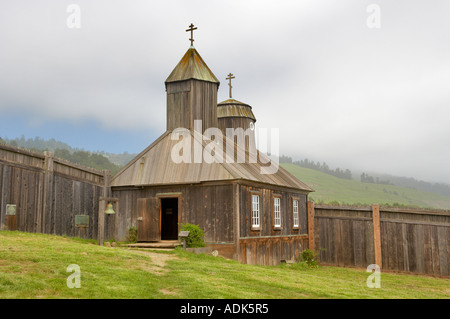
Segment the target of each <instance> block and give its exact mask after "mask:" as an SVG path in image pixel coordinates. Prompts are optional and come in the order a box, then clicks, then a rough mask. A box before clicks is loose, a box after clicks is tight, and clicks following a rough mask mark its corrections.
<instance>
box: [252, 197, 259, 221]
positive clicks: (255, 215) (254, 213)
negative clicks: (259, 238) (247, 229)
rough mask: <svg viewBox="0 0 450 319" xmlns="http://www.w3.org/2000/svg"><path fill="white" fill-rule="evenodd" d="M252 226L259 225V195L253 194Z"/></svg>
mask: <svg viewBox="0 0 450 319" xmlns="http://www.w3.org/2000/svg"><path fill="white" fill-rule="evenodd" d="M252 227H259V195H252Z"/></svg>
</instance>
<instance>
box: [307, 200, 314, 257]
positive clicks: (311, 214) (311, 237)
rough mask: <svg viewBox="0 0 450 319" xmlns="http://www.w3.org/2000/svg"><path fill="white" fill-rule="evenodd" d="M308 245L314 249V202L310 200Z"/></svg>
mask: <svg viewBox="0 0 450 319" xmlns="http://www.w3.org/2000/svg"><path fill="white" fill-rule="evenodd" d="M308 246H309V249H310V250H312V251H314V249H315V245H314V202H312V201H308Z"/></svg>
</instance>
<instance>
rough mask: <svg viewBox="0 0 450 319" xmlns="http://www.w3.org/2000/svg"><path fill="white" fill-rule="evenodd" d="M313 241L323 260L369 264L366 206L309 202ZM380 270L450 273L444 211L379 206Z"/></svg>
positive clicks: (449, 215) (449, 221) (449, 217)
mask: <svg viewBox="0 0 450 319" xmlns="http://www.w3.org/2000/svg"><path fill="white" fill-rule="evenodd" d="M314 224H315V229H314V231H315V238H314V240H315V246H316V252H317V253H318V254H319V256H320V261H321V262H322V263H324V264H333V265H337V266H356V267H363V268H365V267H367V266H368V265H370V264H373V263H375V247H374V245H375V244H374V231H373V229H374V228H373V219H372V209H371V208H368V207H362V208H352V207H330V206H323V205H320V206H315V219H314ZM380 243H381V260H382V269H387V270H392V271H400V272H412V273H420V274H429V275H437V276H449V275H450V269H449V265H450V212H442V211H423V210H422V211H420V210H400V209H388V208H383V207H381V208H380Z"/></svg>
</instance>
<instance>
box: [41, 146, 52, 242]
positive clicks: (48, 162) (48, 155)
mask: <svg viewBox="0 0 450 319" xmlns="http://www.w3.org/2000/svg"><path fill="white" fill-rule="evenodd" d="M53 155H54V154H53V153H52V152H49V151H45V152H44V189H43V201H42V217H41V218H42V221H41V225H42V229H41V231H42V233H44V234H54V233H55V228H54V227H53V225H54V224H53V223H52V214H53V211H54V210H55V209H54V207H53V196H54V192H53V191H52V190H53V178H54V162H53V160H54V158H53Z"/></svg>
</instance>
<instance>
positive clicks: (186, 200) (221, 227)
mask: <svg viewBox="0 0 450 319" xmlns="http://www.w3.org/2000/svg"><path fill="white" fill-rule="evenodd" d="M170 193H172V194H174V195H173V197H177V196H178V195H179V194H181V198H182V199H181V209H180V208H179V214H181V218H180V220H181V223H191V224H196V225H199V226H200V228H201V229H203V231H204V232H205V241H206V242H207V243H210V244H213V243H218V244H221V243H222V244H223V243H228V244H229V243H233V242H234V235H233V202H232V196H233V185H232V184H231V183H229V184H217V183H215V184H211V185H208V184H203V185H179V186H171V187H164V186H159V187H158V186H155V187H143V188H139V189H138V188H135V189H133V188H130V189H127V188H117V187H113V188H112V194H113V196H114V197H117V198H119V202H120V207H121V209H120V211H119V212H117V216H116V218H118V220H119V222H118V223H117V228H116V229H115V230H114V232H112V233H111V232H109V233H107V234H106V235H105V236H106V237H105V238H106V239H110V238H115V239H117V240H123V239H125V238H126V236H127V232H128V229H129V228H130V227H132V226H134V227H136V226H137V200H138V198H152V197H161V196H165V197H170Z"/></svg>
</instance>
